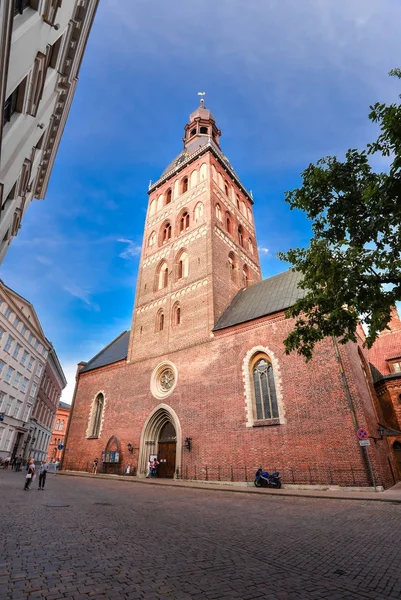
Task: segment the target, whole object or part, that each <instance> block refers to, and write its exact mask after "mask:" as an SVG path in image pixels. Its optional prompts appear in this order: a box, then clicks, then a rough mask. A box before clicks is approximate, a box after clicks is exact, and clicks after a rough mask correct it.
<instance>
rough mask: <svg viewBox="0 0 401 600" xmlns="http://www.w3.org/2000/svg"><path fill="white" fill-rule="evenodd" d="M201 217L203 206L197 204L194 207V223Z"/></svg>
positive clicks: (200, 203) (199, 203)
mask: <svg viewBox="0 0 401 600" xmlns="http://www.w3.org/2000/svg"><path fill="white" fill-rule="evenodd" d="M202 217H203V204H202V202H198V204H197V205H196V206H195V221H199V220H200V219H201V218H202Z"/></svg>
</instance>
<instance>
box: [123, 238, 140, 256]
mask: <svg viewBox="0 0 401 600" xmlns="http://www.w3.org/2000/svg"><path fill="white" fill-rule="evenodd" d="M117 242H121V243H122V244H127V247H126V248H125V250H123V251H122V252H121V254H119V255H118V256H120V258H126V259H130V258H133V257H134V256H139V255H140V253H141V250H142V248H141V246H139V244H136V243H135V242H133V241H132V240H126V239H124V238H120V239H118V240H117Z"/></svg>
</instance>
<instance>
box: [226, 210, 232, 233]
mask: <svg viewBox="0 0 401 600" xmlns="http://www.w3.org/2000/svg"><path fill="white" fill-rule="evenodd" d="M226 230H227V233H231V218H230V213H228V212H226Z"/></svg>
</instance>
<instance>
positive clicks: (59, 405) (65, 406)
mask: <svg viewBox="0 0 401 600" xmlns="http://www.w3.org/2000/svg"><path fill="white" fill-rule="evenodd" d="M58 407H59V408H64V409H65V410H70V409H71V404H67V402H62V401H61V400H60V402H59V403H58Z"/></svg>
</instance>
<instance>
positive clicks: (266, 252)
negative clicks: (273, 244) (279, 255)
mask: <svg viewBox="0 0 401 600" xmlns="http://www.w3.org/2000/svg"><path fill="white" fill-rule="evenodd" d="M258 250H259V254H269V248H265V247H264V246H259V248H258Z"/></svg>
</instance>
